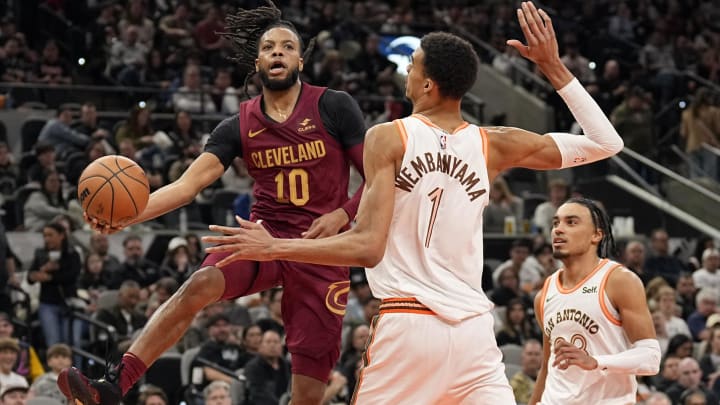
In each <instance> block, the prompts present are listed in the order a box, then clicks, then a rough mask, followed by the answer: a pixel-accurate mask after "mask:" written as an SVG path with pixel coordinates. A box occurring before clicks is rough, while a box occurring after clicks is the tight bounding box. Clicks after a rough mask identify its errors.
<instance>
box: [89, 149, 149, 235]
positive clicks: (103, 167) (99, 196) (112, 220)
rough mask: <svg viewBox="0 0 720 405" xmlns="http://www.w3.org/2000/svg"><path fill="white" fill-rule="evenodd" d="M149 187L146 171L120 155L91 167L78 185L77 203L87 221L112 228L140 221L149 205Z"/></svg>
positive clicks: (94, 163)
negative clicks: (139, 218)
mask: <svg viewBox="0 0 720 405" xmlns="http://www.w3.org/2000/svg"><path fill="white" fill-rule="evenodd" d="M149 197H150V186H149V184H148V180H147V177H145V172H144V171H143V169H142V168H141V167H140V166H138V165H137V163H135V162H133V161H132V160H130V159H128V158H126V157H124V156H117V155H110V156H103V157H101V158H100V159H97V160H95V161H94V162H92V163H90V164H89V165H88V166H87V167H86V168H85V170H83V172H82V175H80V180H79V181H78V201H80V204H81V205H82V208H83V211H85V213H86V214H87V216H88V217H90V218H94V219H96V220H98V221H99V222H101V223H102V224H107V225H110V226H111V227H122V226H125V225H127V223H128V222H130V221H132V220H133V219H135V218H137V216H138V215H140V213H141V212H143V210H144V209H145V206H146V205H147V202H148V198H149Z"/></svg>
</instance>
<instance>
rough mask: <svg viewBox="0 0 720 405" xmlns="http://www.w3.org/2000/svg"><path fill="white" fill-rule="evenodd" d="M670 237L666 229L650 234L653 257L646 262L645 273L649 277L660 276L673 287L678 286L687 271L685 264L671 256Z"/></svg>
mask: <svg viewBox="0 0 720 405" xmlns="http://www.w3.org/2000/svg"><path fill="white" fill-rule="evenodd" d="M669 242H670V236H669V235H668V233H667V231H665V230H664V229H655V230H653V231H652V233H651V234H650V249H651V256H650V258H648V259H647V261H646V262H645V272H646V273H648V276H649V277H655V276H660V277H662V278H664V279H665V280H666V281H667V282H668V284H670V286H671V287H674V286H675V285H676V284H677V280H678V277H679V276H680V274H681V273H683V272H685V271H686V270H687V268H686V266H685V264H683V262H681V261H680V259H678V258H677V257H675V256H671V255H670V243H669Z"/></svg>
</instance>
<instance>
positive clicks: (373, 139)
mask: <svg viewBox="0 0 720 405" xmlns="http://www.w3.org/2000/svg"><path fill="white" fill-rule="evenodd" d="M365 148H366V149H368V148H369V149H377V150H388V149H390V150H392V149H395V148H402V149H403V150H404V149H405V147H404V141H403V139H402V137H401V134H400V130H399V129H398V126H397V124H396V123H395V121H391V122H384V123H382V124H376V125H373V126H372V127H370V129H368V130H367V134H365Z"/></svg>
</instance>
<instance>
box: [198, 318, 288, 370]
mask: <svg viewBox="0 0 720 405" xmlns="http://www.w3.org/2000/svg"><path fill="white" fill-rule="evenodd" d="M207 328H208V335H209V337H210V339H209V340H208V341H207V342H205V343H204V344H203V345H202V346H201V348H200V352H199V353H198V358H200V359H203V360H207V361H210V362H212V363H214V364H217V365H218V366H220V367H223V368H224V369H226V370H230V371H235V370H238V369H240V368H243V367H245V365H246V363H247V362H248V361H249V360H250V359H251V358H253V356H252V355H251V354H249V353H247V352H246V351H245V350H243V348H242V347H240V345H238V344H236V343H233V342H231V341H230V339H231V333H230V320H229V318H228V317H227V315H225V314H222V313H221V314H217V315H215V316H213V317H211V318H209V319H208V322H207ZM278 341H279V339H278ZM261 353H262V345H261ZM280 355H282V351H281V352H280ZM203 372H204V374H205V381H206V382H212V381H225V382H227V383H228V384H230V383H232V381H233V380H234V378H233V377H231V376H229V375H227V374H225V373H222V372H220V371H218V370H216V369H215V368H213V367H209V366H206V365H203Z"/></svg>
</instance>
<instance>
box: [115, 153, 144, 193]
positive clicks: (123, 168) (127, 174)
mask: <svg viewBox="0 0 720 405" xmlns="http://www.w3.org/2000/svg"><path fill="white" fill-rule="evenodd" d="M115 164H116V165H117V167H118V170H120V171H119V172H116V173H115V174H120V173H122V174H124V175H125V176H127V177H128V178H130V179H131V180H133V181H136V182H138V183H140V184H141V185H143V186H145V187H146V188H147V189H148V191H150V187H149V186H148V184H147V182H145V181H142V180H140V179H137V178H135V177H133V176H131V175H130V173H128V172H126V170H127V169H131V168H133V167H137V168H139V169H141V170H142V168H140V166H138V165H136V164H131V165H128V166H125V167H120V162H118V158H117V157H116V158H115ZM143 174H144V173H143Z"/></svg>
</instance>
